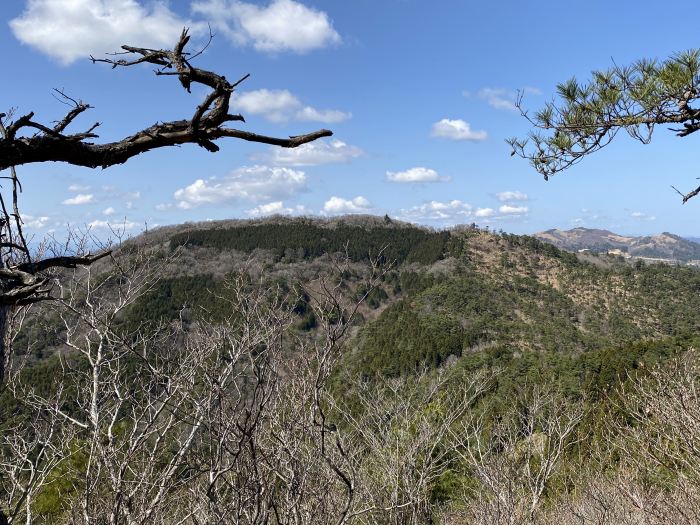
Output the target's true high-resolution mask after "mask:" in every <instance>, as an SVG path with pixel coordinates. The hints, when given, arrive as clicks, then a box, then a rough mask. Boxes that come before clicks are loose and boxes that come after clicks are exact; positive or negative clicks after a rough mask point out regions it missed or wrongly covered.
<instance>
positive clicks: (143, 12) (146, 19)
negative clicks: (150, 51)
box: [10, 0, 192, 65]
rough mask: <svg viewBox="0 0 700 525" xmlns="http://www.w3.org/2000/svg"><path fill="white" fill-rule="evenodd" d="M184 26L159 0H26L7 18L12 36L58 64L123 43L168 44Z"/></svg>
mask: <svg viewBox="0 0 700 525" xmlns="http://www.w3.org/2000/svg"><path fill="white" fill-rule="evenodd" d="M188 25H189V26H192V24H191V23H189V22H188V21H186V20H183V19H181V18H180V17H178V16H177V15H176V14H175V13H173V12H172V11H170V10H169V9H168V7H167V5H166V3H165V2H148V5H142V3H141V2H138V1H137V0H29V1H28V2H27V6H26V8H25V10H24V12H23V13H22V14H21V15H19V16H18V17H17V18H15V19H14V20H11V21H10V28H11V29H12V32H13V33H14V35H15V37H16V38H17V39H18V40H20V41H21V42H22V43H24V44H27V45H29V46H31V47H33V48H35V49H37V50H38V51H40V52H42V53H44V54H46V55H48V56H50V57H52V58H54V59H56V60H58V61H59V62H60V63H62V64H64V65H67V64H70V63H72V62H74V61H75V60H77V59H87V58H88V57H89V55H90V54H93V55H101V54H103V53H106V52H112V51H116V50H118V49H119V47H120V46H121V45H123V44H132V45H138V46H142V47H157V48H160V47H165V48H168V49H169V48H171V47H172V46H173V44H174V43H175V42H176V41H177V38H178V36H179V34H180V31H182V28H183V27H184V26H188Z"/></svg>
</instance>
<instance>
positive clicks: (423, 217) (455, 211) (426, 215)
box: [399, 199, 472, 222]
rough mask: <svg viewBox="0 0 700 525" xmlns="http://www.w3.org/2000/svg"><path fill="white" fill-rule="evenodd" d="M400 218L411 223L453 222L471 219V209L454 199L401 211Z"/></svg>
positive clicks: (431, 202)
mask: <svg viewBox="0 0 700 525" xmlns="http://www.w3.org/2000/svg"><path fill="white" fill-rule="evenodd" d="M399 215H400V216H401V217H402V218H406V219H408V220H412V221H419V222H420V221H455V220H466V219H468V218H471V217H472V207H471V205H469V204H467V203H466V202H462V201H460V200H457V199H454V200H451V201H449V202H440V201H430V202H426V203H424V204H421V205H419V206H414V207H412V208H409V209H405V210H401V213H400V214H399Z"/></svg>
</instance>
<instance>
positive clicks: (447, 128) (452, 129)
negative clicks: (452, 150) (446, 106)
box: [431, 118, 488, 141]
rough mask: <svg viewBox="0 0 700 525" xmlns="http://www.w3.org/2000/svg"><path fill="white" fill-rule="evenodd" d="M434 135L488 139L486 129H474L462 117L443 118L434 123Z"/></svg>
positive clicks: (477, 139) (476, 139)
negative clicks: (454, 118)
mask: <svg viewBox="0 0 700 525" xmlns="http://www.w3.org/2000/svg"><path fill="white" fill-rule="evenodd" d="M431 135H432V136H433V137H440V138H445V139H450V140H473V141H479V140H486V138H487V137H488V134H487V133H486V132H485V131H484V130H480V131H474V130H472V129H471V126H470V124H469V123H468V122H465V121H463V120H461V119H456V120H450V119H447V118H444V119H442V120H441V121H440V122H436V123H435V124H433V131H432V133H431Z"/></svg>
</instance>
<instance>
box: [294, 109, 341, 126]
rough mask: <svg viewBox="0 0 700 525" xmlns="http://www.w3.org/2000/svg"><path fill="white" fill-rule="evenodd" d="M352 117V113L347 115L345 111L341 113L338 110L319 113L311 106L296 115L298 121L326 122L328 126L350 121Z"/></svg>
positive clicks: (325, 110)
mask: <svg viewBox="0 0 700 525" xmlns="http://www.w3.org/2000/svg"><path fill="white" fill-rule="evenodd" d="M351 116H352V115H351V114H350V113H345V112H344V111H339V110H337V109H324V110H320V111H319V110H318V109H316V108H312V107H311V106H305V107H303V108H302V109H300V110H299V111H297V113H296V119H297V120H302V121H308V122H324V123H326V124H335V123H336V122H343V121H344V120H347V119H349V118H350V117H351Z"/></svg>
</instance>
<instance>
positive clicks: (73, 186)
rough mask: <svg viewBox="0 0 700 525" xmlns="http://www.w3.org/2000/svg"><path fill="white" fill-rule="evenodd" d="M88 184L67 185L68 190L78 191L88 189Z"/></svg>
mask: <svg viewBox="0 0 700 525" xmlns="http://www.w3.org/2000/svg"><path fill="white" fill-rule="evenodd" d="M89 189H90V186H83V185H81V184H71V185H70V186H68V191H73V192H78V191H88V190H89Z"/></svg>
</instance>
